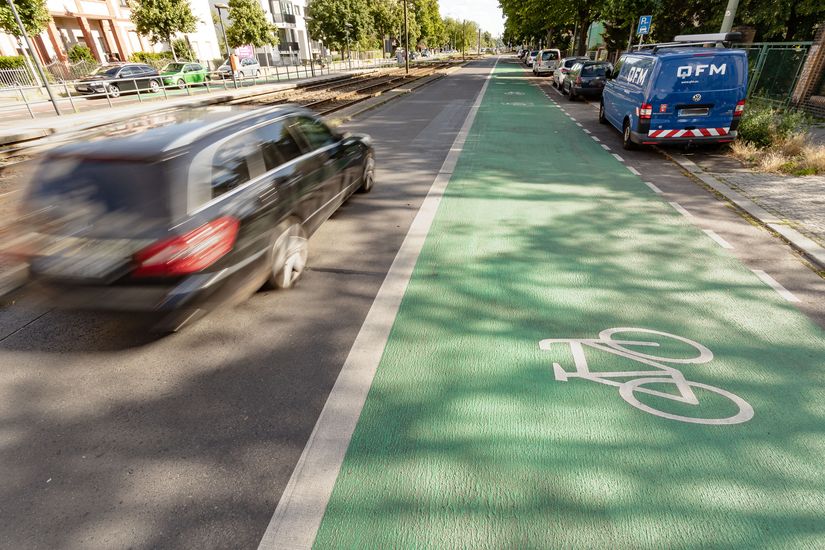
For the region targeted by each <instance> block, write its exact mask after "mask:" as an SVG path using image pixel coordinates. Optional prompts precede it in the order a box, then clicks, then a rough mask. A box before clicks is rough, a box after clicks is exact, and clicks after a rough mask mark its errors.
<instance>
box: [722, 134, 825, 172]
mask: <svg viewBox="0 0 825 550" xmlns="http://www.w3.org/2000/svg"><path fill="white" fill-rule="evenodd" d="M730 154H731V156H733V157H735V158H737V159H739V160H741V161H742V162H744V163H746V164H749V165H750V166H752V167H754V168H756V169H758V170H760V171H763V172H775V173H784V174H792V175H797V176H808V175H815V174H825V145H815V144H812V143H810V142H809V139H808V136H807V134H803V133H797V134H791V135H789V136H788V137H785V138H783V139H780V140H777V141H776V142H775V143H774V144H773V145H771V146H769V147H766V148H759V147H757V146H756V145H754V144H752V143H749V142H747V141H736V142H734V143H733V145H732V146H731V149H730Z"/></svg>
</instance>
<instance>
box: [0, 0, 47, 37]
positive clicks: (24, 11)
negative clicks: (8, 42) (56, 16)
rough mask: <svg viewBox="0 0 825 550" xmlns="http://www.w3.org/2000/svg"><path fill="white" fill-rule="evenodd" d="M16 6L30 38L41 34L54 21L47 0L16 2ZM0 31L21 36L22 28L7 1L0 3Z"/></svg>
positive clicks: (17, 0)
mask: <svg viewBox="0 0 825 550" xmlns="http://www.w3.org/2000/svg"><path fill="white" fill-rule="evenodd" d="M14 6H15V7H16V8H17V14H18V15H19V16H20V20H21V21H22V22H23V28H25V29H26V32H27V33H28V34H29V36H35V35H38V34H40V33H41V32H42V31H43V29H45V28H46V27H47V26H48V25H49V21H51V20H52V18H51V16H50V15H49V10H48V8H47V7H46V1H45V0H14ZM0 31H3V32H5V33H6V34H10V35H12V36H20V27H19V26H18V25H17V21H15V19H14V14H13V13H12V11H11V8H10V7H9V5H8V3H6V2H5V0H4V1H3V2H2V3H0Z"/></svg>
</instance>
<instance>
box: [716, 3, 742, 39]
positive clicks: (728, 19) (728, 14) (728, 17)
mask: <svg viewBox="0 0 825 550" xmlns="http://www.w3.org/2000/svg"><path fill="white" fill-rule="evenodd" d="M738 7H739V0H728V7H727V9H726V10H725V18H724V19H723V20H722V28H721V29H720V30H719V32H724V33H728V32H730V29H731V27H733V18H734V17H736V9H737V8H738Z"/></svg>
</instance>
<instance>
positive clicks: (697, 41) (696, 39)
mask: <svg viewBox="0 0 825 550" xmlns="http://www.w3.org/2000/svg"><path fill="white" fill-rule="evenodd" d="M740 40H742V33H741V32H719V33H710V34H680V35H678V36H677V37H676V38H674V39H673V42H660V43H658V44H637V45H635V46H633V49H635V50H637V51H639V50H647V49H649V50H652V52H653V53H656V52H657V51H658V50H660V49H664V48H684V47H690V46H698V47H702V46H706V45H707V44H716V45H719V44H721V45H723V46H724V45H725V44H730V43H731V42H738V41H740Z"/></svg>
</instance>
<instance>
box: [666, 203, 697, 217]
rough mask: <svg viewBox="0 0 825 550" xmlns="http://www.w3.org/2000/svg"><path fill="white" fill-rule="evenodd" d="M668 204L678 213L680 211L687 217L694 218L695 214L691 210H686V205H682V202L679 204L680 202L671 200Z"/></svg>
mask: <svg viewBox="0 0 825 550" xmlns="http://www.w3.org/2000/svg"><path fill="white" fill-rule="evenodd" d="M668 204H669V205H670V206H672V207H673V208H674V209H675V210H676V211H677V212H678V213H680V214H681V215H683V216H684V217H686V218H692V217H693V214H691V213H690V212H688V211H687V210H685V207H684V206H682V205H681V204H679V203H678V202H669V203H668Z"/></svg>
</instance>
